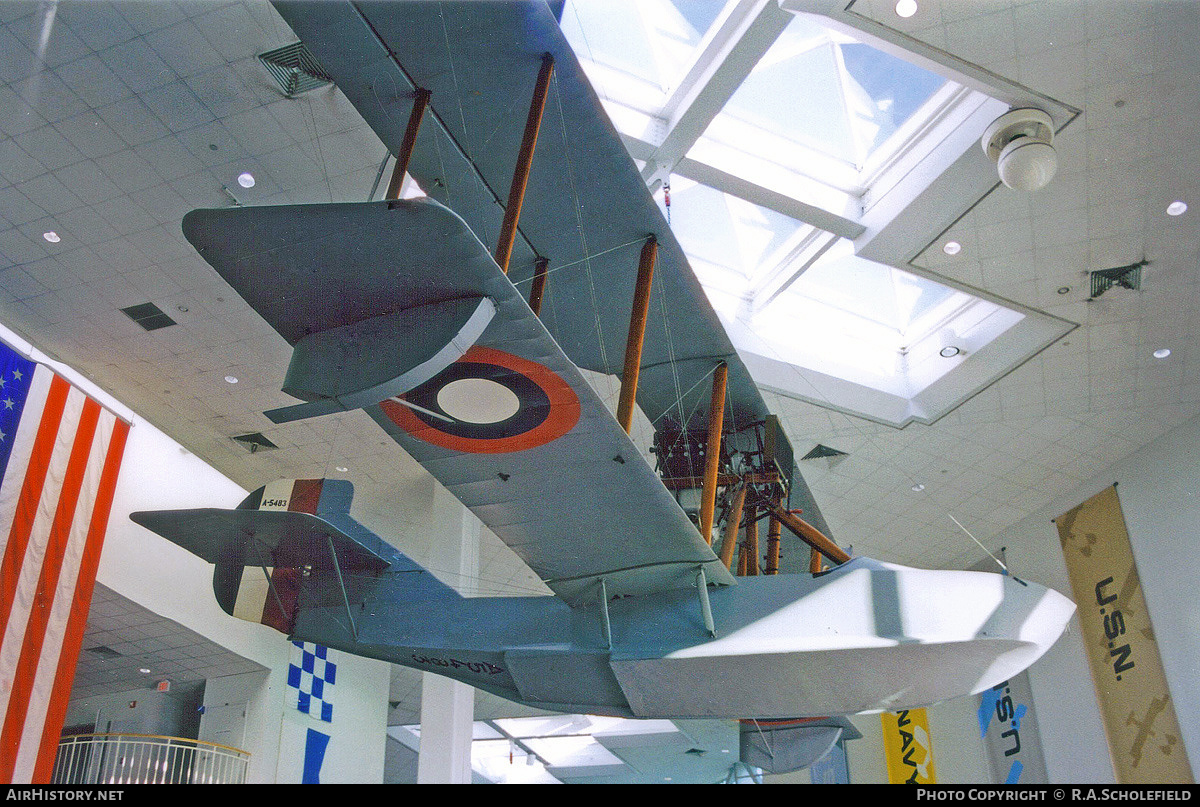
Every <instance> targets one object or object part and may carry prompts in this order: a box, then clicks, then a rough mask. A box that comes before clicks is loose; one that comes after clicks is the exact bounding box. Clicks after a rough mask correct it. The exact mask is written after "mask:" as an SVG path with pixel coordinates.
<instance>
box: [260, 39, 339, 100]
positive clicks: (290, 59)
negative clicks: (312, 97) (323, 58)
mask: <svg viewBox="0 0 1200 807" xmlns="http://www.w3.org/2000/svg"><path fill="white" fill-rule="evenodd" d="M258 60H259V61H260V62H262V63H263V66H264V67H266V68H267V72H269V73H270V74H271V77H272V78H273V79H275V81H276V82H277V83H278V84H279V87H280V89H282V90H283V94H284V95H286V96H287V97H288V98H291V97H293V96H295V95H299V94H300V93H302V92H308V91H309V90H315V89H317V88H318V87H324V86H325V85H326V84H331V83H333V79H332V78H330V77H329V74H327V73H326V72H325V71H324V70H323V69H321V65H319V64H317V60H316V58H315V57H314V56H313V55H312V54H311V53H309V52H308V48H306V47H304V43H302V42H297V43H296V44H294V45H285V46H283V47H282V48H276V49H275V50H271V51H267V52H266V53H262V54H259V57H258Z"/></svg>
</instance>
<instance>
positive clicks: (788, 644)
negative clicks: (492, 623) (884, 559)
mask: <svg viewBox="0 0 1200 807" xmlns="http://www.w3.org/2000/svg"><path fill="white" fill-rule="evenodd" d="M847 567H848V568H846V569H845V570H844V571H842V570H838V571H835V572H833V573H830V574H829V575H828V577H821V578H815V579H812V580H811V581H809V582H808V583H807V584H806V583H804V582H803V581H800V580H798V581H797V582H796V583H795V584H794V585H795V588H794V589H793V590H792V591H791V594H790V597H786V596H780V595H783V594H784V591H783V589H784V588H785V587H786V586H787V585H788V583H787V582H786V581H783V580H779V581H777V582H763V583H756V582H753V581H754V580H755V578H746V579H745V580H744V581H741V582H739V585H738V586H737V587H734V588H733V589H730V590H726V591H724V592H722V594H723V595H724V596H727V597H728V598H729V600H728V601H725V602H722V603H720V607H717V605H716V604H714V610H715V611H716V612H717V613H718V614H722V615H723V616H725V617H726V618H725V619H721V620H719V624H718V625H717V636H716V637H715V638H712V639H710V640H709V641H704V642H698V643H695V644H691V645H690V646H687V647H683V648H678V649H675V650H674V651H672V652H670V653H667V654H664V655H661V656H658V657H649V656H648V655H646V654H629V655H624V654H621V653H614V654H613V656H612V658H611V661H610V663H611V666H612V668H613V672H614V673H615V674H616V677H617V679H618V681H619V682H620V685H621V688H622V690H623V691H624V693H625V695H626V697H627V698H628V699H629V702H630V705H631V706H632V707H633V709H634V713H635V714H638V715H639V716H645V717H651V716H655V717H687V716H694V717H701V716H705V717H720V716H726V717H728V716H738V717H760V718H762V717H814V716H825V715H848V714H856V713H862V712H875V711H886V710H897V709H907V708H916V707H920V706H927V705H929V704H932V703H936V702H939V701H943V700H948V699H950V698H955V697H960V696H963V695H969V694H974V693H978V692H982V691H984V690H986V689H990V688H991V687H993V686H995V685H997V684H999V683H1002V682H1004V681H1006V680H1008V679H1009V678H1011V677H1012V676H1014V675H1016V674H1017V673H1019V672H1021V671H1022V670H1024V669H1026V668H1027V667H1029V666H1030V665H1031V664H1033V663H1034V662H1035V661H1036V660H1037V659H1038V658H1040V657H1041V656H1042V655H1043V654H1045V653H1046V651H1048V650H1049V649H1050V647H1051V646H1052V645H1053V644H1054V643H1055V642H1056V641H1057V640H1058V638H1059V636H1061V635H1062V633H1063V630H1064V629H1065V628H1066V625H1067V623H1068V622H1069V620H1070V619H1071V615H1072V614H1073V613H1074V611H1075V605H1074V603H1072V602H1071V600H1069V599H1068V598H1067V597H1064V596H1063V595H1062V594H1060V593H1058V592H1057V591H1054V590H1052V589H1048V588H1046V587H1044V586H1041V585H1038V584H1036V583H1029V582H1026V581H1023V580H1019V579H1016V578H1013V577H1010V576H1006V575H998V574H989V573H982V572H957V571H929V570H921V569H909V568H905V567H901V566H895V565H891V564H881V563H878V562H870V563H865V564H859V565H857V568H855V564H854V563H853V562H852V563H851V564H847ZM742 583H745V584H746V585H745V586H743V584H742ZM756 586H758V587H761V589H762V596H760V597H759V598H758V599H755V592H754V590H753V589H754V587H756ZM737 589H744V591H743V592H738V591H737ZM768 593H769V594H770V595H772V596H770V597H768V596H766V595H767V594H768ZM742 597H744V599H743V600H742V601H741V602H738V601H737V599H736V598H742ZM722 599H723V598H722ZM768 601H769V602H770V606H769V607H768V606H767V602H768ZM739 606H744V609H745V610H744V612H743V613H740V614H737V613H736V612H737V611H738V610H740V609H739ZM735 615H736V616H737V618H736V619H735V618H733V617H734V616H735Z"/></svg>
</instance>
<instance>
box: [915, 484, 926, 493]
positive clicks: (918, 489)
mask: <svg viewBox="0 0 1200 807" xmlns="http://www.w3.org/2000/svg"><path fill="white" fill-rule="evenodd" d="M912 489H913V492H914V493H920V492H921V491H923V490H925V486H924V485H922V484H921V483H920V482H918V483H917V484H915V485H913V486H912Z"/></svg>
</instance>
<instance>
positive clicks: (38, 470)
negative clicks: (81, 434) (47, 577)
mask: <svg viewBox="0 0 1200 807" xmlns="http://www.w3.org/2000/svg"><path fill="white" fill-rule="evenodd" d="M69 391H70V385H68V384H67V382H65V381H63V380H62V379H61V378H59V377H58V376H54V378H53V379H52V380H51V383H50V394H49V395H48V396H47V397H46V406H45V409H44V410H43V411H44V414H43V415H42V420H41V423H40V425H39V426H38V431H37V438H36V439H35V441H34V444H33V451H32V453H31V454H30V457H29V460H28V466H27V470H26V472H25V481H24V484H23V485H22V487H21V495H20V497H19V498H18V500H17V503H16V509H15V512H14V514H13V523H12V528H11V529H10V530H9V535H8V543H7V545H6V546H5V547H4V560H3V562H2V563H0V635H3V634H5V633H7V630H8V620H9V617H10V615H11V614H12V608H13V600H14V599H15V597H16V592H17V581H18V579H19V577H20V574H21V565H22V563H23V562H24V560H25V550H26V547H27V545H28V543H29V537H30V532H31V531H32V529H33V520H34V516H35V515H36V507H37V503H38V501H39V500H40V499H41V495H42V486H43V484H44V483H45V481H46V474H47V473H48V472H49V470H50V458H51V456H52V454H53V452H54V446H55V443H56V442H57V437H58V425H59V422H60V421H61V419H62V414H63V409H64V408H65V407H66V403H67V393H68V392H69ZM31 508H32V509H33V512H31Z"/></svg>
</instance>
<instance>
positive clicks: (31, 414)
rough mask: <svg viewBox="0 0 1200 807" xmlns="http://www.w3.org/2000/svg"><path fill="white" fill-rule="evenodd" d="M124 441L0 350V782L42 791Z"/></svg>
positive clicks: (124, 428) (71, 391) (103, 413)
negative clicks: (37, 786) (37, 785)
mask: <svg viewBox="0 0 1200 807" xmlns="http://www.w3.org/2000/svg"><path fill="white" fill-rule="evenodd" d="M128 433H129V424H128V423H126V422H125V421H124V420H122V419H121V418H119V417H117V416H116V415H115V414H113V413H112V412H110V411H108V410H107V409H105V408H104V407H102V406H101V405H100V404H99V403H97V402H96V401H94V400H93V399H91V398H90V397H88V396H87V395H85V394H84V393H82V392H80V391H79V390H78V389H76V388H75V387H73V386H72V385H71V384H70V383H68V382H67V381H66V380H65V379H63V378H62V377H61V376H59V375H57V374H56V373H54V372H53V371H52V370H51V369H50V368H48V367H46V366H45V365H41V364H38V363H36V362H33V361H31V360H29V359H27V358H24V357H23V356H21V355H19V354H18V353H16V352H15V351H14V350H12V349H11V348H10V347H8V346H7V345H4V344H0V781H2V782H11V783H47V782H49V779H50V771H51V769H52V767H53V764H54V755H55V752H56V751H57V748H58V740H59V733H60V732H61V731H62V725H63V720H64V719H65V718H66V711H67V702H68V699H69V697H70V694H71V683H72V680H73V678H74V675H75V665H76V663H77V662H78V659H79V649H80V645H81V644H82V642H83V631H84V628H85V626H86V624H87V615H88V608H89V606H90V604H91V600H92V589H93V588H94V585H95V580H96V567H97V565H98V563H99V560H100V549H101V545H102V544H103V541H104V533H105V530H106V528H107V525H108V515H109V510H110V509H111V506H112V501H113V492H114V489H115V488H116V481H117V473H118V471H119V469H120V466H121V457H122V454H123V453H124V449H125V440H126V437H127V435H128Z"/></svg>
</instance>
